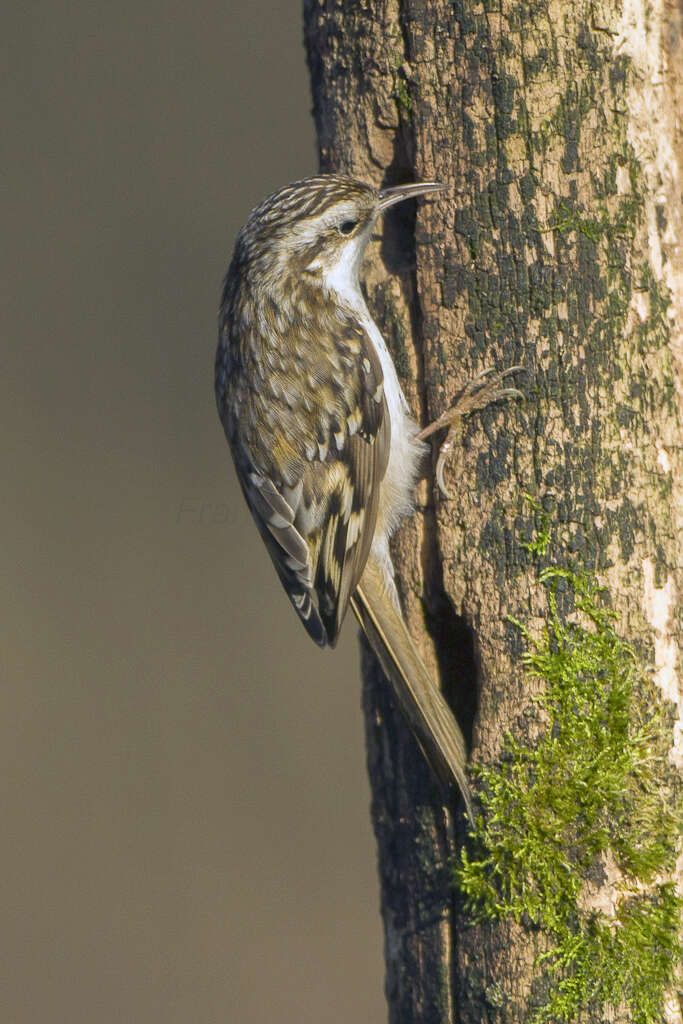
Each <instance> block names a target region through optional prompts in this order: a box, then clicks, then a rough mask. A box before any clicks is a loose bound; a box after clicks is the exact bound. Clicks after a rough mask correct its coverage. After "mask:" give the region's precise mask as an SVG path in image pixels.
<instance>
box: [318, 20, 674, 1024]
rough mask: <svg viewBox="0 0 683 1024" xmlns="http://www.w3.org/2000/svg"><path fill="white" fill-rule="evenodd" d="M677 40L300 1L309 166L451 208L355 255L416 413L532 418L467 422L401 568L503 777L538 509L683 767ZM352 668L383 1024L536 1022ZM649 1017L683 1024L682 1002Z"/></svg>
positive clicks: (661, 26) (423, 796)
mask: <svg viewBox="0 0 683 1024" xmlns="http://www.w3.org/2000/svg"><path fill="white" fill-rule="evenodd" d="M682 28H683V16H682V15H681V11H680V10H679V9H678V7H676V6H675V5H674V4H673V3H666V2H664V0H655V2H654V3H645V0H622V2H615V3H608V2H605V3H603V2H600V0H596V2H592V0H579V2H577V3H575V4H572V5H568V4H566V3H564V2H561V0H558V2H551V0H538V2H531V3H513V2H508V0H499V2H496V3H488V2H487V3H485V4H479V3H472V4H470V3H462V2H459V0H457V2H455V3H445V2H441V0H429V2H419V3H418V2H417V0H363V2H361V3H357V2H352V0H342V2H335V0H306V2H305V36H306V45H307V53H308V60H309V66H310V70H311V77H312V87H313V99H314V116H315V121H316V126H317V132H318V139H319V150H320V164H321V169H323V170H342V171H346V172H349V173H352V174H354V175H356V176H357V177H359V178H362V179H365V180H368V181H373V182H375V183H377V184H396V183H399V182H401V181H405V180H411V179H415V180H439V181H443V182H447V183H448V184H450V185H452V187H453V198H452V200H449V201H442V202H439V203H426V204H424V205H423V206H422V207H421V208H420V210H419V212H418V213H417V215H416V214H415V211H412V212H411V211H409V210H405V209H402V208H398V209H397V210H396V211H395V212H393V213H391V214H390V215H389V216H388V217H387V218H386V223H385V225H384V229H383V232H382V236H381V240H379V239H378V241H377V243H376V244H375V246H374V251H372V252H371V253H370V256H369V259H368V267H367V273H366V289H367V293H368V299H369V302H370V304H371V307H372V309H373V311H374V313H375V315H376V317H377V319H378V321H379V322H380V324H381V326H382V328H383V330H384V332H385V336H386V337H387V340H388V342H389V343H390V345H391V347H392V350H393V353H394V356H395V360H396V362H397V366H398V369H399V373H400V375H401V377H402V381H403V384H404V388H405V391H406V394H407V396H408V398H409V401H410V402H411V404H412V406H413V409H414V412H415V414H416V417H417V418H418V419H419V420H420V421H422V422H425V423H426V422H429V421H430V420H432V419H434V418H436V416H438V415H439V414H440V413H441V412H442V411H443V409H444V408H445V407H447V406H448V405H449V404H451V403H452V402H453V400H454V399H455V397H456V396H457V393H458V391H459V390H460V389H461V387H462V386H463V385H464V384H465V382H466V381H467V380H468V379H469V378H471V377H472V376H474V375H475V374H476V373H477V372H479V371H480V370H481V369H483V368H485V367H489V366H495V367H496V368H499V369H502V368H504V367H506V366H510V365H513V364H522V365H523V366H524V367H525V369H526V377H525V378H520V379H519V383H520V386H521V387H522V390H523V391H524V392H525V396H526V399H525V401H524V402H523V403H510V404H508V405H500V406H496V407H493V408H490V409H488V410H486V411H484V412H483V413H481V414H478V415H476V416H474V417H472V419H471V420H470V421H469V422H468V423H467V424H466V426H465V430H464V433H463V440H462V446H461V448H460V450H459V452H458V453H457V454H456V458H455V459H454V461H453V462H452V464H451V468H450V472H449V473H448V474H447V476H448V479H449V481H450V483H451V486H452V489H453V490H454V492H455V493H456V494H457V498H456V499H455V500H450V501H449V500H445V499H443V498H442V497H441V496H440V495H438V494H436V493H435V491H434V488H433V486H432V484H431V483H429V484H427V483H425V484H424V485H422V486H421V488H420V490H419V494H418V511H417V514H416V515H415V517H414V518H413V519H412V520H411V521H410V522H409V523H407V524H406V525H405V527H404V528H403V529H402V530H401V532H400V534H399V536H398V537H397V538H396V540H395V548H394V553H395V564H396V565H397V567H398V568H399V571H398V576H399V585H400V589H401V594H402V598H403V601H404V606H405V609H406V615H407V618H408V621H409V625H410V628H411V631H412V633H413V635H414V636H415V638H416V639H417V640H418V642H419V643H420V646H421V649H422V651H423V653H424V656H425V659H426V660H427V661H428V663H429V664H430V665H431V666H432V667H433V668H434V670H435V671H437V672H438V673H439V677H440V679H441V681H442V684H443V686H444V688H445V689H446V692H447V693H448V694H449V695H450V696H451V697H452V701H453V706H454V708H455V709H456V711H457V713H458V715H459V717H460V719H461V722H462V723H463V726H464V728H465V731H466V734H467V735H468V737H469V739H470V740H471V744H472V759H473V760H474V761H476V762H478V763H479V764H483V765H496V764H497V763H499V762H500V759H501V757H503V756H504V737H505V734H506V732H507V731H508V730H513V732H514V733H515V736H516V737H517V738H519V739H520V740H521V741H522V742H530V743H532V744H533V742H534V737H535V735H536V730H538V728H539V723H538V721H537V718H536V716H534V715H533V714H528V715H525V714H524V713H523V712H524V709H528V708H530V707H531V695H532V692H531V691H532V690H533V689H534V684H533V683H532V682H531V681H530V678H529V676H528V674H526V673H525V672H524V670H523V666H522V663H521V654H522V651H523V647H524V644H523V641H522V637H521V635H520V632H519V630H518V629H517V628H516V627H515V626H514V625H513V624H512V623H511V622H510V617H514V618H515V619H516V620H520V621H521V622H523V623H524V624H525V625H526V626H527V627H528V629H529V630H530V633H531V634H532V635H533V636H540V635H541V633H542V631H543V628H544V624H545V623H546V622H547V619H548V603H547V590H546V589H545V588H544V587H542V586H540V585H539V583H538V578H537V572H536V569H535V567H534V564H533V562H534V559H533V558H532V555H531V553H530V552H529V550H528V548H527V547H525V543H526V542H528V541H529V539H530V538H531V537H532V536H533V534H534V529H535V527H536V526H537V525H538V518H537V515H536V514H535V513H534V510H533V507H532V505H531V504H530V503H529V502H526V501H524V500H523V498H522V495H523V494H524V493H530V494H532V495H533V496H534V499H535V501H536V502H537V504H538V505H540V506H541V507H542V508H544V509H545V512H546V513H547V516H548V524H549V525H548V530H549V533H550V536H551V539H552V544H553V547H554V550H555V552H556V554H555V559H556V561H558V562H559V563H560V564H573V565H576V564H578V565H580V566H581V567H582V568H584V569H586V570H589V571H590V572H592V573H594V574H595V576H596V579H597V580H598V582H599V583H601V584H603V585H606V586H607V587H608V588H609V594H610V595H611V602H612V605H613V608H614V610H615V612H616V614H617V625H616V629H617V631H618V633H619V634H620V636H622V637H624V638H625V640H626V641H627V642H628V643H629V644H630V645H632V646H633V647H634V648H635V649H636V650H637V652H638V657H639V658H640V659H642V660H643V661H644V662H645V663H646V664H647V665H648V666H649V670H650V674H651V677H652V678H653V679H654V682H655V684H656V686H657V687H658V691H659V693H660V694H661V697H662V699H663V700H665V701H668V702H671V705H672V707H673V708H674V712H675V715H676V716H677V722H676V724H675V726H673V728H672V729H671V732H670V740H671V752H670V759H671V762H672V763H673V764H674V766H675V768H676V770H677V771H678V772H679V773H680V770H681V767H682V766H683V747H682V739H681V738H682V733H681V679H680V674H681V673H680V666H681V661H680V642H681V635H682V618H681V616H682V603H681V599H680V595H681V587H682V584H683V577H682V572H681V563H682V558H681V553H682V545H681V539H682V530H683V493H682V491H683V465H682V462H683V456H682V452H683V444H682V441H683V434H682V431H681V408H682V399H681V396H682V395H683V332H682V329H681V325H682V324H683V250H682V249H681V247H680V245H679V238H680V229H681V209H682V208H681V180H680V175H679V169H678V168H679V161H680V159H681V157H683V142H682V138H681V131H680V127H679V121H678V118H679V117H680V113H681V105H680V104H681V98H682V94H681V88H682V85H681V83H682V82H683V74H682V72H681V67H682V61H683V37H682V36H681V31H682ZM560 598H561V599H562V595H561V594H560ZM567 601H569V598H567ZM363 672H364V680H365V685H364V708H365V714H366V722H367V732H368V751H369V755H368V761H369V769H370V776H371V784H372V791H373V808H372V813H373V820H374V825H375V830H376V835H377V840H378V849H379V865H380V876H381V885H382V914H383V918H384V923H385V933H386V960H387V996H388V1001H389V1007H390V1020H391V1021H394V1022H397V1024H398V1022H400V1024H410V1022H413V1021H414V1022H417V1021H420V1022H421V1024H428V1022H436V1021H450V1020H458V1021H463V1022H465V1021H466V1022H470V1021H491V1022H493V1021H496V1022H499V1021H500V1022H502V1021H506V1022H508V1021H509V1022H512V1021H523V1020H528V1019H530V1012H531V1009H533V1007H534V1006H538V1005H540V1004H541V1003H542V1002H543V998H544V997H545V996H544V993H543V992H539V991H537V990H536V989H535V988H534V985H535V982H534V980H533V979H534V977H535V969H534V960H535V958H536V956H537V954H538V953H539V952H542V951H543V949H544V948H545V945H544V944H545V942H546V939H545V937H544V936H543V934H540V933H539V932H538V929H536V928H534V927H532V925H531V924H530V923H529V922H525V921H524V920H523V919H522V920H521V921H518V922H515V921H510V920H503V921H499V922H496V921H486V922H484V923H483V924H472V923H471V921H469V920H468V919H467V917H466V916H465V915H464V914H463V907H462V905H461V901H460V899H459V897H458V896H457V894H456V893H455V891H454V889H453V885H452V879H451V872H450V869H449V858H450V857H451V856H452V855H453V854H454V853H455V851H456V849H457V848H458V847H459V845H460V844H461V843H462V842H463V840H464V829H463V826H462V822H461V820H460V818H459V815H458V813H457V808H455V807H445V806H443V803H442V797H441V794H440V793H439V791H438V790H437V789H436V788H435V786H434V785H433V783H432V780H431V779H430V777H429V773H428V771H427V769H426V768H425V766H424V764H423V762H422V759H421V757H420V754H419V752H418V751H417V750H416V749H415V746H414V744H413V742H412V740H411V738H410V736H409V734H408V733H407V730H406V729H405V727H404V725H403V723H402V721H401V719H400V716H399V715H398V714H397V713H396V711H395V709H394V708H393V706H392V704H391V700H390V698H389V696H388V694H387V691H386V688H385V684H384V681H383V680H382V677H381V674H380V673H379V671H378V669H377V667H376V665H375V664H374V662H373V660H372V658H371V656H370V655H369V653H368V652H365V653H364V659H363ZM536 685H537V686H538V687H540V686H541V684H540V683H539V684H536ZM520 712H522V713H521V714H520ZM670 789H671V787H670V784H669V783H667V788H666V791H663V793H662V800H663V801H664V802H666V801H670V800H671V799H672V794H671V791H670ZM678 867H679V881H680V869H681V860H680V859H679V862H678ZM616 874H617V875H618V872H616ZM590 884H591V886H592V888H591V899H592V900H594V901H595V903H596V905H603V906H608V905H609V904H610V889H611V888H612V889H614V888H615V887H618V884H619V880H618V878H617V877H615V873H614V872H611V871H609V870H607V869H605V870H604V871H603V872H602V875H599V876H598V877H597V878H594V879H592V880H590ZM587 885H588V880H587ZM530 1008H531V1009H530ZM582 1012H583V1013H584V1016H583V1017H582V1018H581V1019H586V1020H591V1021H596V1022H597V1021H602V1020H604V1019H607V1017H606V1014H607V1012H609V1013H610V1014H611V1019H614V1020H624V1021H627V1020H634V1019H636V1017H635V1016H634V1015H633V1012H632V1010H631V1009H629V1008H628V1007H624V1006H621V1007H620V1006H616V1007H612V1008H610V1009H609V1011H606V1010H605V1008H604V1007H597V1008H594V1009H591V1008H588V1009H585V1010H584V1011H582ZM664 1012H665V1019H666V1020H667V1021H669V1022H674V1021H679V1022H680V1021H681V1020H683V1017H682V1016H681V1008H680V998H679V997H678V996H676V994H675V993H674V992H673V991H672V992H670V993H669V996H668V997H667V1003H666V1009H665V1011H664Z"/></svg>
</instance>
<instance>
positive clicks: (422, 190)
mask: <svg viewBox="0 0 683 1024" xmlns="http://www.w3.org/2000/svg"><path fill="white" fill-rule="evenodd" d="M448 187H449V186H448V185H441V184H440V183H439V182H438V181H415V182H411V184H409V185H396V186H394V188H382V189H380V191H379V203H378V207H377V208H378V210H379V212H380V213H382V212H383V211H384V210H386V209H388V208H389V207H390V206H393V205H394V204H395V203H402V202H403V200H404V199H414V198H415V197H416V196H426V195H429V193H431V192H445V191H447V190H448Z"/></svg>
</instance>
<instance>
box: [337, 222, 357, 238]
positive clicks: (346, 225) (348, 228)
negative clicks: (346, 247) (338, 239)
mask: <svg viewBox="0 0 683 1024" xmlns="http://www.w3.org/2000/svg"><path fill="white" fill-rule="evenodd" d="M356 227H358V221H357V220H343V221H342V222H341V224H340V225H339V234H340V235H350V234H351V232H352V231H353V230H354V228H356Z"/></svg>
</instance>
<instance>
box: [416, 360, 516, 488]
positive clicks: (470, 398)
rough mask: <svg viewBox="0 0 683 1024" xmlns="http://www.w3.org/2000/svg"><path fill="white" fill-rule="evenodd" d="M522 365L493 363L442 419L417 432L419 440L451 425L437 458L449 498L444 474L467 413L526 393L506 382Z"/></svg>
mask: <svg viewBox="0 0 683 1024" xmlns="http://www.w3.org/2000/svg"><path fill="white" fill-rule="evenodd" d="M523 369H524V367H522V366H510V367H509V368H508V369H507V370H502V371H501V372H499V373H494V372H493V369H492V368H491V367H489V368H488V369H486V370H482V371H481V373H478V374H477V376H476V377H473V378H472V380H470V381H468V382H467V384H466V385H465V387H464V388H463V390H462V392H461V393H460V396H459V397H458V400H457V402H456V403H455V405H452V406H451V408H450V409H447V410H446V412H443V413H441V415H440V416H439V418H438V419H436V420H434V422H433V423H430V424H429V426H427V427H425V428H424V430H421V431H420V433H419V434H418V435H417V438H418V440H419V441H424V440H425V439H426V438H427V437H430V436H431V435H432V434H434V433H435V432H436V431H437V430H441V429H442V428H443V427H448V433H447V434H446V440H445V441H444V442H443V444H442V445H441V446H440V448H439V457H438V459H437V460H436V482H437V484H438V485H439V490H440V491H441V493H442V494H443V495H444V497H446V498H452V497H453V495H452V494H450V492H449V490H448V488H447V487H446V483H445V481H444V477H443V471H444V466H445V464H446V458H447V457H448V454H449V452H450V451H451V449H452V448H453V445H454V444H455V443H456V442H457V441H458V440H459V438H460V435H461V433H462V421H463V418H464V417H465V416H468V415H469V414H470V413H471V412H476V411H477V410H478V409H483V408H485V407H486V406H487V405H490V404H491V403H492V402H498V401H500V400H501V399H502V398H515V397H522V392H521V391H519V390H518V389H517V388H513V387H509V386H508V385H506V384H505V378H506V377H509V376H510V374H512V373H517V372H518V371H519V370H523Z"/></svg>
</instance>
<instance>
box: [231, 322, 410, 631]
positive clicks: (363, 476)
mask: <svg viewBox="0 0 683 1024" xmlns="http://www.w3.org/2000/svg"><path fill="white" fill-rule="evenodd" d="M254 347H255V339H254V338H251V345H249V346H244V345H242V346H241V352H242V355H241V359H237V358H235V355H234V347H233V355H232V360H231V361H230V360H228V359H225V360H224V365H225V366H227V365H228V364H229V366H230V373H229V374H227V373H226V378H227V379H225V380H221V394H222V395H223V396H224V401H223V408H222V409H221V416H222V419H223V423H224V426H225V430H226V434H227V436H228V440H229V441H230V444H231V448H232V451H233V456H234V459H235V465H236V467H237V471H238V475H239V477H240V482H241V484H242V488H243V490H244V493H245V496H246V499H247V502H248V504H249V507H250V509H251V511H252V514H253V516H254V519H255V520H256V523H257V525H258V527H259V530H260V533H261V536H262V537H263V540H264V542H265V544H266V546H267V548H268V551H269V553H270V555H271V558H272V559H273V562H274V564H275V568H276V569H277V572H278V575H279V577H280V579H281V581H282V583H283V585H284V587H285V590H286V591H287V593H288V595H289V597H290V600H291V601H292V604H293V605H294V608H295V609H296V611H297V613H298V615H299V617H300V618H301V621H302V622H303V624H304V626H305V627H306V629H307V630H308V632H309V633H310V635H311V636H312V637H313V639H314V640H315V641H316V642H317V643H319V644H321V645H325V644H331V645H333V644H334V643H335V641H336V639H337V636H338V634H339V630H340V629H341V625H342V622H343V620H344V616H345V614H346V610H347V608H348V605H349V599H350V597H351V595H352V594H353V592H354V590H355V589H356V586H357V585H358V582H359V580H360V577H361V575H362V573H363V569H364V567H365V563H366V561H367V558H368V555H369V552H370V547H371V544H372V539H373V536H374V532H375V526H376V522H377V510H378V503H379V492H380V484H381V481H382V477H383V476H384V472H385V470H386V464H387V460H388V454H389V445H390V424H389V415H388V412H387V407H386V401H385V399H384V395H383V387H382V384H383V375H382V368H381V364H380V362H379V359H378V357H377V354H376V352H375V349H374V346H373V344H372V342H371V340H370V338H369V337H368V336H367V334H366V333H365V331H364V329H363V327H362V326H361V325H360V324H359V323H358V322H357V321H355V320H354V319H353V318H352V317H351V316H349V317H347V318H346V320H345V321H343V322H340V321H339V320H338V319H336V318H335V319H332V318H327V319H324V318H318V319H317V320H316V321H314V322H312V323H311V324H308V325H306V326H305V327H302V325H301V324H299V325H297V333H296V334H294V331H293V330H292V331H291V332H290V334H288V335H285V336H284V337H283V338H281V345H280V347H279V350H278V351H277V352H276V353H275V354H274V353H273V352H272V351H270V352H269V357H268V360H267V363H268V368H269V377H268V379H265V380H264V381H263V386H262V387H260V388H259V389H255V388H253V387H249V386H246V382H247V380H251V379H253V375H254V367H253V366H252V367H250V366H249V358H250V356H252V355H253V353H254ZM262 364H263V358H261V363H260V365H262ZM217 365H218V364H217ZM217 372H218V371H217ZM217 379H218V378H217ZM217 392H218V386H217ZM219 408H221V403H220V401H219Z"/></svg>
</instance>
